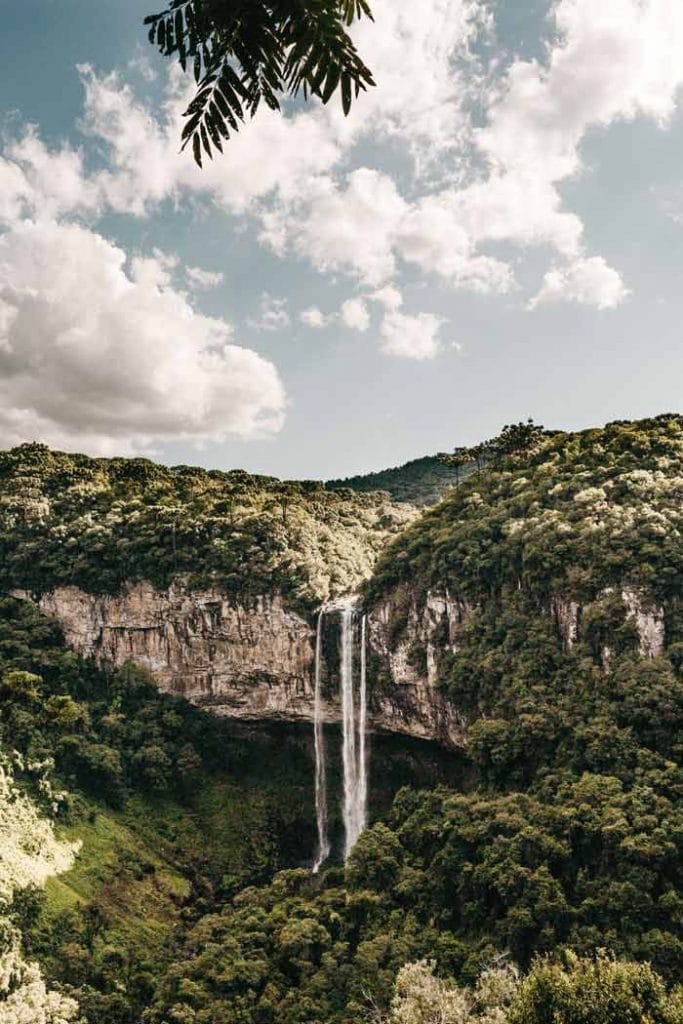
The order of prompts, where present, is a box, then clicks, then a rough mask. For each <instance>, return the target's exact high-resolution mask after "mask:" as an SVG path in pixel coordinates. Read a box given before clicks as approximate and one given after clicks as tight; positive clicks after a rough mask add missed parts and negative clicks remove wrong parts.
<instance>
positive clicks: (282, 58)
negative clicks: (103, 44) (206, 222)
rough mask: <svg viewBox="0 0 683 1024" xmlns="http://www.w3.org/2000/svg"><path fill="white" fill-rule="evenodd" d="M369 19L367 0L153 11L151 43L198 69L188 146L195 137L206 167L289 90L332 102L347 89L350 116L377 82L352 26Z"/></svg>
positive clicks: (187, 2)
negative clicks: (249, 119)
mask: <svg viewBox="0 0 683 1024" xmlns="http://www.w3.org/2000/svg"><path fill="white" fill-rule="evenodd" d="M363 16H365V17H368V18H372V13H371V11H370V7H369V6H368V3H367V0H171V2H170V3H169V4H168V6H167V7H166V8H165V9H164V10H163V11H161V12H160V13H158V14H151V15H149V16H148V17H147V18H145V24H147V25H149V26H150V30H149V39H150V42H151V43H152V44H153V45H156V46H157V47H158V49H159V51H160V52H161V53H162V54H163V55H164V56H166V57H175V58H177V60H178V62H179V63H180V65H181V67H182V69H183V71H186V70H187V68H188V66H189V67H191V69H192V73H193V74H194V80H195V83H196V91H195V95H194V98H193V99H192V102H191V103H190V105H189V106H188V108H187V110H186V111H185V117H186V118H187V120H186V122H185V126H184V128H183V133H182V146H183V149H184V148H185V146H186V145H187V144H188V143H189V142H190V141H191V142H192V150H193V153H194V158H195V160H196V162H197V163H198V164H199V166H200V167H201V166H202V156H203V154H205V155H206V156H208V157H210V158H211V159H213V151H214V150H215V149H217V150H218V151H219V152H221V153H222V152H223V140H226V139H228V138H229V137H230V134H231V132H236V131H238V130H239V127H240V123H242V122H244V120H245V118H246V117H247V115H248V116H250V117H253V115H254V114H255V113H256V111H257V109H258V107H259V104H260V103H261V101H263V102H264V103H265V104H266V106H267V107H269V108H270V109H271V110H279V109H280V97H281V96H282V95H289V96H297V95H298V94H299V93H302V94H303V96H304V97H305V98H308V95H309V94H310V95H312V96H317V97H319V98H320V99H321V100H322V102H323V103H327V102H328V100H330V99H331V97H332V96H333V95H334V94H335V93H336V92H337V91H340V92H341V101H342V107H343V109H344V113H345V114H348V112H349V110H350V109H351V103H352V99H353V97H354V95H355V96H358V94H359V93H360V92H361V90H365V89H367V88H368V87H369V86H372V85H374V84H375V83H374V81H373V78H372V73H371V71H370V69H369V68H367V67H366V66H365V64H364V63H363V61H362V60H361V58H360V56H359V54H358V52H357V50H356V48H355V46H354V43H353V41H352V39H351V37H350V35H349V34H348V31H347V29H348V28H349V27H350V26H351V25H352V24H353V22H354V21H356V20H357V19H358V18H360V17H363Z"/></svg>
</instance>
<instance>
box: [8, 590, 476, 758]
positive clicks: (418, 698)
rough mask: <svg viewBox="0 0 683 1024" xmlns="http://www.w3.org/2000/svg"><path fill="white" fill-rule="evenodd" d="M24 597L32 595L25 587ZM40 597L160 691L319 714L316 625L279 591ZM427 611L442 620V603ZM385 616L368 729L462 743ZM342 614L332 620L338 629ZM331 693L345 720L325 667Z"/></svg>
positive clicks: (255, 712)
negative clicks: (392, 640)
mask: <svg viewBox="0 0 683 1024" xmlns="http://www.w3.org/2000/svg"><path fill="white" fill-rule="evenodd" d="M16 596H19V597H22V598H25V599H32V596H31V595H30V594H28V593H25V592H17V595H16ZM35 600H36V602H37V604H38V605H39V607H40V609H41V611H43V612H44V613H45V614H47V615H51V616H53V617H55V618H56V619H58V620H59V622H60V623H61V625H62V628H63V629H64V633H65V636H66V640H67V642H68V643H69V645H70V646H71V647H73V648H74V650H76V651H78V653H79V654H81V655H82V656H84V657H93V658H95V659H96V660H98V661H102V662H108V663H111V664H114V665H123V664H125V663H126V662H127V661H133V662H135V663H136V664H139V665H142V666H144V667H145V668H147V669H149V671H150V672H151V673H152V674H153V675H154V678H155V679H156V680H157V682H158V684H159V686H160V688H161V689H162V690H165V691H166V692H169V693H175V694H179V695H181V696H183V697H186V698H187V699H188V700H190V701H192V702H193V703H195V704H199V705H203V706H208V707H211V709H212V710H213V711H215V712H216V713H217V714H221V715H227V716H230V717H233V718H252V719H255V718H265V719H276V720H277V719H280V720H289V721H294V720H310V721H312V720H313V701H314V680H313V662H314V650H315V635H314V631H313V629H312V628H311V626H310V625H309V623H308V622H306V621H305V620H304V619H303V618H301V617H300V616H299V615H297V614H295V613H293V612H291V611H288V610H287V609H286V608H285V606H284V604H283V602H282V599H281V598H280V597H279V596H277V595H275V596H263V597H259V598H257V599H256V600H255V601H254V602H253V603H252V604H250V605H249V606H243V605H240V604H234V603H231V602H230V601H229V600H228V599H227V598H226V597H225V596H224V595H222V594H221V593H220V592H218V591H217V590H201V591H199V590H190V589H189V588H188V587H187V585H186V584H185V583H184V582H183V581H177V582H176V583H175V584H173V585H172V586H171V587H169V588H168V590H164V591H158V590H156V589H155V588H154V587H153V586H152V585H151V584H149V583H139V584H136V585H134V586H129V587H127V588H125V589H124V590H123V591H122V592H121V593H120V594H119V595H116V596H101V595H93V594H88V593H85V592H84V591H82V590H79V589H78V588H76V587H60V588H57V589H56V590H54V591H51V592H49V593H46V594H43V595H42V596H40V597H37V598H35ZM386 614H388V609H387V610H386ZM429 614H430V615H431V616H432V617H434V618H435V619H436V618H438V613H437V611H436V610H435V608H432V609H431V611H430V613H429ZM383 615H385V611H380V613H379V618H378V620H377V621H376V622H375V620H374V618H373V620H371V622H370V629H369V641H370V646H371V648H372V649H376V653H377V655H378V656H379V659H380V661H383V660H384V659H385V658H386V656H387V655H388V656H389V657H390V663H389V664H390V668H389V671H390V673H391V680H390V682H389V683H388V684H387V685H384V686H381V687H380V686H375V687H373V691H372V693H371V714H370V719H369V725H370V727H371V728H372V729H379V730H387V731H391V732H400V733H406V734H408V735H411V736H416V737H420V738H426V739H438V740H440V741H442V742H445V743H446V744H448V745H450V746H454V745H458V743H459V742H460V738H461V728H460V727H459V724H458V722H457V718H456V716H454V715H453V714H451V713H449V712H447V711H446V708H445V705H444V702H443V700H442V699H441V697H440V695H439V694H438V691H437V690H436V687H435V676H434V673H433V672H431V673H430V674H429V676H428V678H424V679H422V678H420V676H419V675H418V674H417V673H413V674H411V673H410V672H408V671H407V670H406V669H405V668H404V667H402V666H404V664H407V663H406V662H405V658H404V655H403V653H402V652H401V650H399V651H397V652H395V653H394V652H391V651H390V650H389V648H388V647H387V643H388V640H387V636H386V632H385V628H384V627H385V621H384V619H383V618H382V616H383ZM334 616H335V612H334V611H332V612H330V613H329V616H328V617H329V618H330V620H331V625H332V627H333V628H334V621H333V620H334ZM430 621H431V620H430ZM419 628H420V630H421V634H420V635H421V636H422V635H423V634H425V630H427V632H428V631H429V622H428V621H427V619H425V621H424V622H422V623H421V624H420V627H419ZM332 641H333V642H334V643H336V640H335V638H334V637H333V638H332ZM382 674H383V675H384V673H382ZM325 697H326V700H325V719H326V721H328V722H338V721H340V720H341V706H340V699H339V687H338V680H337V679H336V678H335V676H334V673H333V672H332V673H330V672H327V673H326V686H325Z"/></svg>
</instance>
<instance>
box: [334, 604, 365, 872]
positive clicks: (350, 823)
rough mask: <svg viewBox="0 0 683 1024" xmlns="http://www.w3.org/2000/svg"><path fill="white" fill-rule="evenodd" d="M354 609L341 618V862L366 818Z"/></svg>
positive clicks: (362, 695)
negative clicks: (342, 819) (342, 801)
mask: <svg viewBox="0 0 683 1024" xmlns="http://www.w3.org/2000/svg"><path fill="white" fill-rule="evenodd" d="M353 626H354V607H353V604H351V603H348V604H345V605H344V606H343V607H342V619H341V666H340V672H341V696H342V755H343V762H344V830H345V833H346V838H345V844H344V859H346V858H347V857H348V856H349V854H350V853H351V850H352V849H353V847H354V846H355V845H356V840H357V839H358V836H359V835H360V834H361V832H362V831H363V829H364V828H365V825H366V818H367V799H368V782H367V764H366V750H365V744H366V730H367V670H366V652H365V632H366V625H365V616H363V618H362V620H361V652H360V688H359V694H358V721H357V724H356V695H355V692H354V685H353V639H354V629H353Z"/></svg>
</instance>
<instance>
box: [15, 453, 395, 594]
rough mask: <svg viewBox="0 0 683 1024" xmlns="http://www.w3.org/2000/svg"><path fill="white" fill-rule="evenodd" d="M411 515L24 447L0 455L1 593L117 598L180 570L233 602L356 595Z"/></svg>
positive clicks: (225, 476) (286, 489) (310, 491)
mask: <svg viewBox="0 0 683 1024" xmlns="http://www.w3.org/2000/svg"><path fill="white" fill-rule="evenodd" d="M413 514H414V513H413V512H412V510H407V509H405V508H403V507H399V506H396V505H394V504H392V503H391V501H389V500H388V499H387V497H386V495H381V494H356V493H354V492H352V491H350V490H344V491H339V492H331V491H328V490H326V489H325V487H324V486H323V485H322V484H320V483H317V482H314V481H309V482H303V483H283V482H281V481H279V480H275V479H273V478H271V477H262V476H251V475H250V474H248V473H245V472H242V471H240V470H236V471H234V472H231V473H220V472H217V471H216V472H205V471H204V470H201V469H193V468H191V467H189V466H177V467H175V468H173V469H168V468H166V467H164V466H159V465H156V464H155V463H153V462H149V461H148V460H147V459H91V458H88V457H87V456H84V455H65V454H62V453H60V452H52V451H50V450H49V449H48V448H46V447H44V446H43V445H37V444H31V445H22V446H21V447H19V448H15V449H13V450H12V451H9V452H4V453H2V454H0V588H2V589H4V590H8V589H11V588H12V587H21V588H26V589H28V590H32V591H37V592H41V591H44V590H47V589H50V588H51V587H54V586H56V585H59V584H64V583H70V584H75V585H78V586H81V587H82V588H83V589H85V590H89V591H94V592H116V591H118V590H119V589H120V587H121V585H122V583H124V582H126V581H128V582H130V581H136V580H140V579H148V580H151V581H152V582H153V583H155V584H156V585H157V586H159V587H164V586H167V585H168V583H169V582H170V581H171V579H173V577H174V576H177V575H179V574H183V575H187V576H189V577H190V578H191V580H192V581H193V582H194V583H197V584H200V585H201V584H207V583H212V584H214V585H216V586H218V587H220V588H221V589H222V590H224V591H225V592H227V593H229V594H231V595H233V596H238V597H241V598H245V597H249V595H253V594H258V593H263V592H264V591H265V592H272V591H273V590H281V591H282V592H283V593H284V594H285V596H286V598H287V600H288V601H289V603H290V604H292V605H303V606H304V607H306V606H310V605H311V604H315V603H317V602H318V601H320V600H323V599H325V598H326V597H328V596H330V595H331V594H339V593H345V592H348V591H349V590H353V589H354V588H355V587H356V586H357V585H358V584H359V582H360V581H361V580H362V579H363V578H365V577H366V576H367V575H368V574H369V572H370V570H371V568H372V565H373V563H374V560H375V557H376V554H377V552H378V550H379V549H380V547H381V546H382V544H383V543H384V542H385V540H386V538H387V537H388V536H389V535H390V534H391V533H392V532H396V530H398V529H399V528H400V527H401V526H403V525H404V524H405V523H406V521H407V520H408V519H409V518H410V517H411V516H412V515H413Z"/></svg>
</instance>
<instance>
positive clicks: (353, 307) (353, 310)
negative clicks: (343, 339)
mask: <svg viewBox="0 0 683 1024" xmlns="http://www.w3.org/2000/svg"><path fill="white" fill-rule="evenodd" d="M339 312H340V316H341V318H342V322H343V323H344V324H346V326H347V327H350V328H351V329H352V330H354V331H367V329H368V327H369V326H370V313H369V311H368V307H367V306H366V305H365V303H364V302H363V300H362V299H360V298H356V299H347V300H346V301H345V302H343V303H342V307H341V310H340V311H339Z"/></svg>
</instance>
